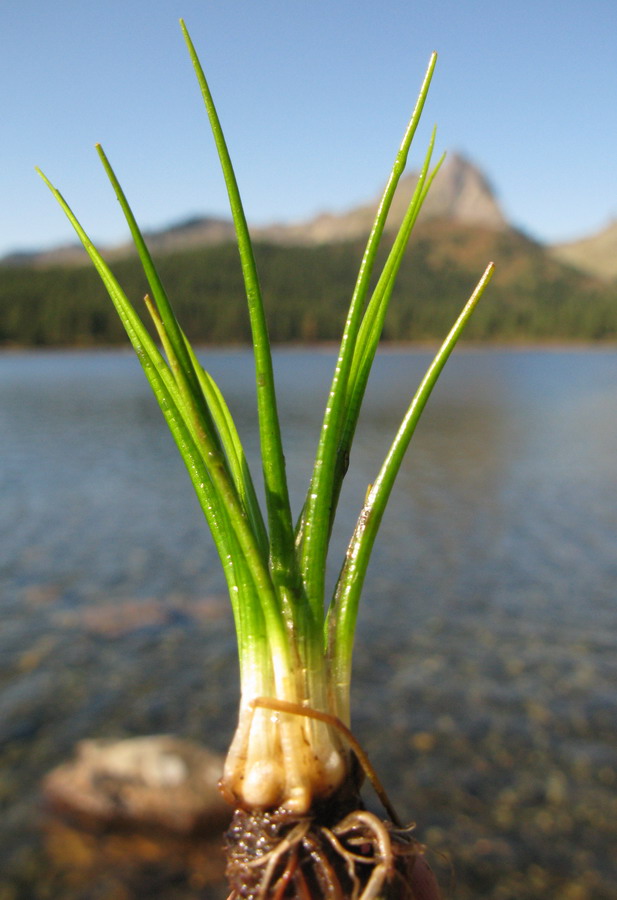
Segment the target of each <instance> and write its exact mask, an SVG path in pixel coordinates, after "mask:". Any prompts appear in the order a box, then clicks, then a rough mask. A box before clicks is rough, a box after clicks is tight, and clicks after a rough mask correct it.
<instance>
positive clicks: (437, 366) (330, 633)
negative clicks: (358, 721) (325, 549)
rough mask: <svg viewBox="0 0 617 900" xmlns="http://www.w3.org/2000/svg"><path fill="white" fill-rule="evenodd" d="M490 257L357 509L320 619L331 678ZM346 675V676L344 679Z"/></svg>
mask: <svg viewBox="0 0 617 900" xmlns="http://www.w3.org/2000/svg"><path fill="white" fill-rule="evenodd" d="M493 270H494V265H493V263H490V264H489V266H488V267H487V269H486V271H485V272H484V274H483V276H482V278H481V279H480V281H479V282H478V284H477V286H476V288H475V290H474V291H473V293H472V295H471V297H470V298H469V300H468V301H467V303H466V304H465V306H464V308H463V310H462V311H461V313H460V315H459V317H458V318H457V320H456V322H455V323H454V325H453V327H452V329H451V330H450V333H449V334H448V336H447V337H446V339H445V341H444V342H443V344H442V345H441V347H440V349H439V351H438V352H437V354H436V355H435V358H434V359H433V362H432V363H431V365H430V366H429V368H428V370H427V372H426V374H425V376H424V378H423V379H422V381H421V383H420V386H419V387H418V390H417V391H416V393H415V395H414V398H413V400H412V402H411V404H410V406H409V408H408V410H407V413H406V414H405V417H404V419H403V421H402V423H401V425H400V427H399V429H398V431H397V434H396V437H395V438H394V441H393V442H392V445H391V447H390V450H389V451H388V454H387V456H386V458H385V460H384V463H383V465H382V467H381V469H380V472H379V474H378V476H377V478H376V479H375V481H374V483H373V484H372V485H371V487H370V489H369V491H368V493H367V496H366V500H365V503H364V506H363V508H362V510H361V512H360V516H359V518H358V522H357V524H356V527H355V530H354V533H353V536H352V539H351V541H350V544H349V548H348V551H347V554H346V557H345V562H344V564H343V568H342V570H341V574H340V576H339V579H338V583H337V587H336V591H335V597H334V600H333V603H332V607H331V609H330V610H329V613H328V616H327V621H326V640H327V642H328V653H329V656H330V660H331V664H332V666H333V683H334V684H342V683H347V684H348V683H349V680H348V679H349V678H350V676H351V656H352V649H353V636H354V630H355V623H356V617H357V612H358V603H359V599H360V592H361V590H362V585H363V583H364V577H365V575H366V570H367V567H368V563H369V558H370V554H371V550H372V548H373V544H374V541H375V537H376V535H377V531H378V528H379V525H380V523H381V519H382V517H383V513H384V511H385V508H386V505H387V502H388V499H389V497H390V493H391V491H392V487H393V485H394V480H395V478H396V476H397V474H398V471H399V469H400V466H401V463H402V461H403V457H404V455H405V452H406V450H407V447H408V446H409V442H410V440H411V438H412V435H413V433H414V431H415V428H416V425H417V423H418V420H419V418H420V415H421V414H422V411H423V409H424V407H425V406H426V403H427V400H428V398H429V396H430V394H431V391H432V390H433V387H434V386H435V383H436V381H437V379H438V377H439V375H440V373H441V371H442V369H443V367H444V365H445V364H446V361H447V360H448V358H449V356H450V354H451V353H452V350H453V349H454V346H455V345H456V343H457V341H458V339H459V337H460V335H461V333H462V331H463V329H464V328H465V325H466V324H467V322H468V320H469V317H470V316H471V314H472V312H473V310H474V309H475V307H476V304H477V303H478V300H479V299H480V297H481V296H482V294H483V292H484V290H485V288H486V286H487V285H488V283H489V281H490V279H491V277H492V275H493ZM345 679H347V681H346V680H345Z"/></svg>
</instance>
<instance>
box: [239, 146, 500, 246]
mask: <svg viewBox="0 0 617 900" xmlns="http://www.w3.org/2000/svg"><path fill="white" fill-rule="evenodd" d="M417 181H418V173H417V172H410V173H409V174H407V175H404V176H403V177H402V178H401V180H400V183H399V187H398V190H397V192H396V194H395V196H394V200H393V201H392V206H391V208H390V214H389V217H388V224H387V226H386V227H387V229H388V230H393V229H396V228H398V226H399V225H400V223H401V222H402V220H403V216H404V215H405V211H406V209H407V205H408V204H409V201H410V199H411V196H412V194H413V191H414V188H415V186H416V183H417ZM380 200H381V193H380V194H379V196H377V197H375V198H374V200H373V201H371V202H370V203H367V204H364V205H362V206H357V207H355V208H353V209H350V210H348V211H347V212H343V213H339V214H334V213H322V214H321V215H318V216H316V217H315V218H313V219H310V220H308V221H305V222H297V223H293V224H291V225H271V226H267V227H265V228H259V229H255V230H254V233H255V236H256V237H260V238H263V239H264V240H270V241H276V242H282V243H295V244H326V243H329V242H331V241H345V240H355V239H356V238H361V237H365V236H366V235H367V234H368V233H369V230H370V228H371V225H372V223H373V219H374V217H375V212H376V209H377V206H378V204H379V201H380ZM420 216H421V219H424V220H425V221H426V220H427V219H450V220H453V221H456V222H460V223H463V224H468V225H481V226H484V227H486V228H491V229H494V230H501V229H504V228H507V227H508V223H507V221H506V219H505V216H504V215H503V213H502V211H501V209H500V207H499V204H498V202H497V200H496V198H495V194H494V191H493V189H492V188H491V186H490V184H489V182H488V180H487V178H486V177H485V176H484V175H483V173H482V172H481V171H480V169H478V168H477V166H475V165H474V164H473V163H471V162H470V161H469V160H467V159H466V158H465V157H464V156H462V155H461V154H459V153H453V154H452V155H451V156H449V157H448V158H446V161H445V162H444V164H443V166H442V167H441V169H440V171H439V172H438V173H437V175H436V177H435V181H434V182H433V184H432V186H431V189H430V191H429V193H428V196H427V198H426V201H425V203H424V206H423V207H422V212H421V214H420Z"/></svg>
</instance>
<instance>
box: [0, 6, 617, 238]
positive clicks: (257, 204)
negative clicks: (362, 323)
mask: <svg viewBox="0 0 617 900" xmlns="http://www.w3.org/2000/svg"><path fill="white" fill-rule="evenodd" d="M615 9H616V7H615V2H614V0H583V2H578V0H535V2H529V0H517V2H511V3H509V2H508V3H506V2H503V3H502V2H495V0H492V2H485V0H477V2H473V0H469V2H465V0H432V2H424V3H414V2H402V0H392V2H388V0H379V2H378V0H286V2H285V0H104V2H99V0H88V2H85V0H79V2H78V0H57V2H55V3H46V2H43V0H39V2H37V0H20V2H19V3H2V4H1V7H0V101H1V106H0V108H1V109H2V126H1V128H2V131H1V134H2V139H1V141H0V163H1V166H0V173H1V175H0V178H1V183H2V197H3V203H2V212H1V213H0V255H2V254H4V253H6V252H8V251H10V250H14V249H18V248H19V249H28V248H35V247H40V246H53V245H55V244H58V243H64V242H67V241H69V240H72V233H71V231H70V228H69V226H68V225H67V224H66V223H65V221H64V220H63V217H62V214H61V213H60V211H59V210H58V209H57V208H56V207H55V204H54V202H53V201H52V198H51V197H50V196H49V195H48V194H47V193H46V190H45V189H44V187H43V185H42V183H41V182H40V181H39V180H38V178H37V177H36V175H35V173H34V166H35V165H39V166H41V168H42V169H43V170H44V171H45V172H46V173H47V175H48V176H49V177H50V178H51V179H52V180H53V181H54V182H55V183H56V184H57V186H58V187H59V188H60V189H61V190H62V191H63V193H64V194H65V196H66V197H67V199H69V201H70V202H71V204H72V205H73V207H74V209H75V210H76V212H77V213H78V215H79V216H80V217H81V218H82V220H83V223H84V225H85V226H86V228H87V229H88V230H89V231H90V233H91V235H92V237H93V238H94V239H95V240H98V241H100V242H102V243H110V242H114V241H118V240H121V239H123V238H124V236H125V229H124V227H123V223H122V220H121V217H120V214H119V210H118V208H117V204H116V202H115V200H114V198H113V196H112V194H111V190H110V188H109V187H108V185H107V183H106V180H105V177H104V174H103V172H102V170H101V169H100V166H99V163H98V159H97V156H96V153H95V151H94V149H93V145H94V144H95V142H97V141H100V142H101V143H102V144H103V146H104V148H105V150H106V152H107V153H108V155H109V157H110V159H111V161H112V163H113V165H114V167H115V168H116V171H117V173H118V175H119V177H120V179H121V181H122V182H123V185H124V187H125V190H126V192H127V193H128V195H129V198H130V200H131V202H132V204H133V207H134V210H135V212H136V214H137V216H138V219H139V221H140V222H141V224H142V225H143V226H144V227H146V228H152V227H159V226H162V225H165V224H168V223H170V222H173V221H176V220H179V219H181V218H183V217H186V216H188V215H192V214H202V213H213V214H225V213H226V197H225V193H224V188H223V185H222V180H221V177H220V174H219V172H218V169H217V161H216V157H215V153H214V150H213V146H212V141H211V139H210V137H209V134H208V131H207V125H206V120H205V115H204V113H203V110H202V107H201V100H200V97H199V94H198V91H197V88H196V84H195V81H194V77H193V74H192V70H191V67H190V64H189V62H188V59H187V55H186V52H185V49H184V45H183V41H182V38H181V34H180V30H179V27H178V18H179V17H180V16H182V17H184V19H185V20H186V22H187V24H188V26H189V29H190V30H191V33H192V36H193V39H194V41H195V44H196V45H197V48H198V50H199V53H200V56H201V59H202V62H203V64H204V67H205V69H206V73H207V75H208V77H209V80H210V84H211V87H212V90H213V92H214V94H215V99H216V102H217V105H218V108H219V114H220V116H221V119H222V121H223V125H224V128H225V130H226V133H227V137H228V142H229V145H230V149H231V152H232V156H233V158H234V161H235V164H236V170H237V174H238V178H239V181H240V187H241V191H242V195H243V198H244V201H245V206H246V210H247V216H248V218H249V221H253V222H256V223H257V222H258V223H265V222H271V221H285V220H297V219H303V218H306V217H309V216H311V215H313V214H315V213H317V212H320V211H323V210H325V209H331V210H343V209H346V208H348V207H350V206H352V205H354V204H356V203H359V202H362V201H364V200H366V199H368V198H370V197H372V196H373V195H374V194H375V193H376V192H377V191H378V189H379V188H380V187H381V185H382V184H383V182H384V181H385V179H386V177H387V174H388V171H389V168H390V165H391V162H392V159H393V156H394V153H395V152H396V149H397V147H398V143H399V140H400V138H401V135H402V133H403V130H404V128H405V125H406V121H407V118H408V116H409V114H410V112H411V109H412V108H413V104H414V101H415V97H416V92H417V89H418V86H419V84H420V82H421V79H422V76H423V73H424V70H425V67H426V63H427V60H428V57H429V55H430V53H431V51H432V50H433V49H435V50H437V51H438V53H439V61H438V65H437V71H436V75H435V79H434V82H433V88H432V91H431V95H430V97H429V102H428V104H427V108H426V112H425V120H424V126H423V129H422V130H421V131H420V132H419V135H418V138H417V143H416V145H415V152H414V154H413V161H415V162H417V161H418V159H419V158H420V157H421V156H422V155H423V151H424V146H425V143H426V138H427V135H428V132H429V129H430V127H431V126H432V124H433V123H435V122H436V123H437V125H438V147H439V148H440V149H455V150H459V151H462V152H463V153H464V154H466V155H467V156H468V157H469V158H471V159H472V160H473V161H475V162H476V163H478V164H479V165H480V166H481V167H482V168H483V169H484V171H485V172H486V174H487V175H488V177H489V179H490V180H491V182H492V183H493V185H494V186H495V187H496V189H497V191H498V195H499V199H500V201H501V203H502V206H503V207H504V209H505V211H506V214H507V215H508V216H509V218H510V219H511V221H513V222H514V223H515V224H516V225H517V226H519V227H520V228H522V229H523V230H525V231H527V232H528V233H530V234H531V235H533V236H535V237H537V238H539V239H541V240H546V241H557V240H565V239H570V238H574V237H578V236H580V235H583V234H586V233H590V232H592V231H594V230H597V229H599V228H601V227H603V226H604V225H605V224H607V223H608V221H609V220H610V219H611V218H613V217H615V216H617V27H616V17H615ZM412 165H413V162H412Z"/></svg>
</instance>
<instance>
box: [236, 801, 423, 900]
mask: <svg viewBox="0 0 617 900" xmlns="http://www.w3.org/2000/svg"><path fill="white" fill-rule="evenodd" d="M320 819H323V816H322V817H320ZM227 850H228V865H227V875H228V878H229V882H230V886H231V888H232V892H231V894H230V896H229V900H386V898H387V900H415V894H414V891H413V887H412V879H411V874H412V869H413V865H414V862H415V860H416V858H417V857H418V856H420V855H421V854H422V847H421V845H420V844H419V843H418V842H417V841H416V840H415V839H414V838H413V837H412V835H411V834H410V829H403V828H398V827H396V826H394V825H392V824H391V823H389V822H382V821H381V820H380V819H378V818H377V816H375V815H373V813H370V812H367V811H366V810H354V811H352V812H348V813H347V814H346V815H345V816H344V817H343V818H342V819H341V820H340V821H338V822H330V823H329V824H322V822H321V821H318V819H317V818H316V817H315V818H311V817H304V818H301V819H299V818H298V817H294V816H291V815H290V814H289V813H285V812H275V813H248V812H245V811H242V810H238V811H237V812H236V814H235V816H234V820H233V822H232V826H231V828H230V830H229V832H228V834H227Z"/></svg>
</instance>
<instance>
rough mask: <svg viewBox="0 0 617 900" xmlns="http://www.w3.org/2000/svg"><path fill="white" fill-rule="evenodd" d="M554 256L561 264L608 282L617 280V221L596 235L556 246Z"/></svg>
mask: <svg viewBox="0 0 617 900" xmlns="http://www.w3.org/2000/svg"><path fill="white" fill-rule="evenodd" d="M551 253H552V255H553V256H554V257H555V258H556V259H558V260H559V261H560V262H564V263H567V264H568V265H570V266H574V267H575V268H577V269H580V270H581V271H583V272H587V273H589V274H590V275H597V276H599V277H600V278H605V279H606V280H613V279H617V219H614V220H613V221H612V222H610V223H609V224H608V225H607V226H606V228H602V229H601V231H598V232H596V234H592V235H589V236H588V237H584V238H581V239H580V240H578V241H569V242H568V243H564V244H555V245H554V246H553V247H551Z"/></svg>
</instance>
